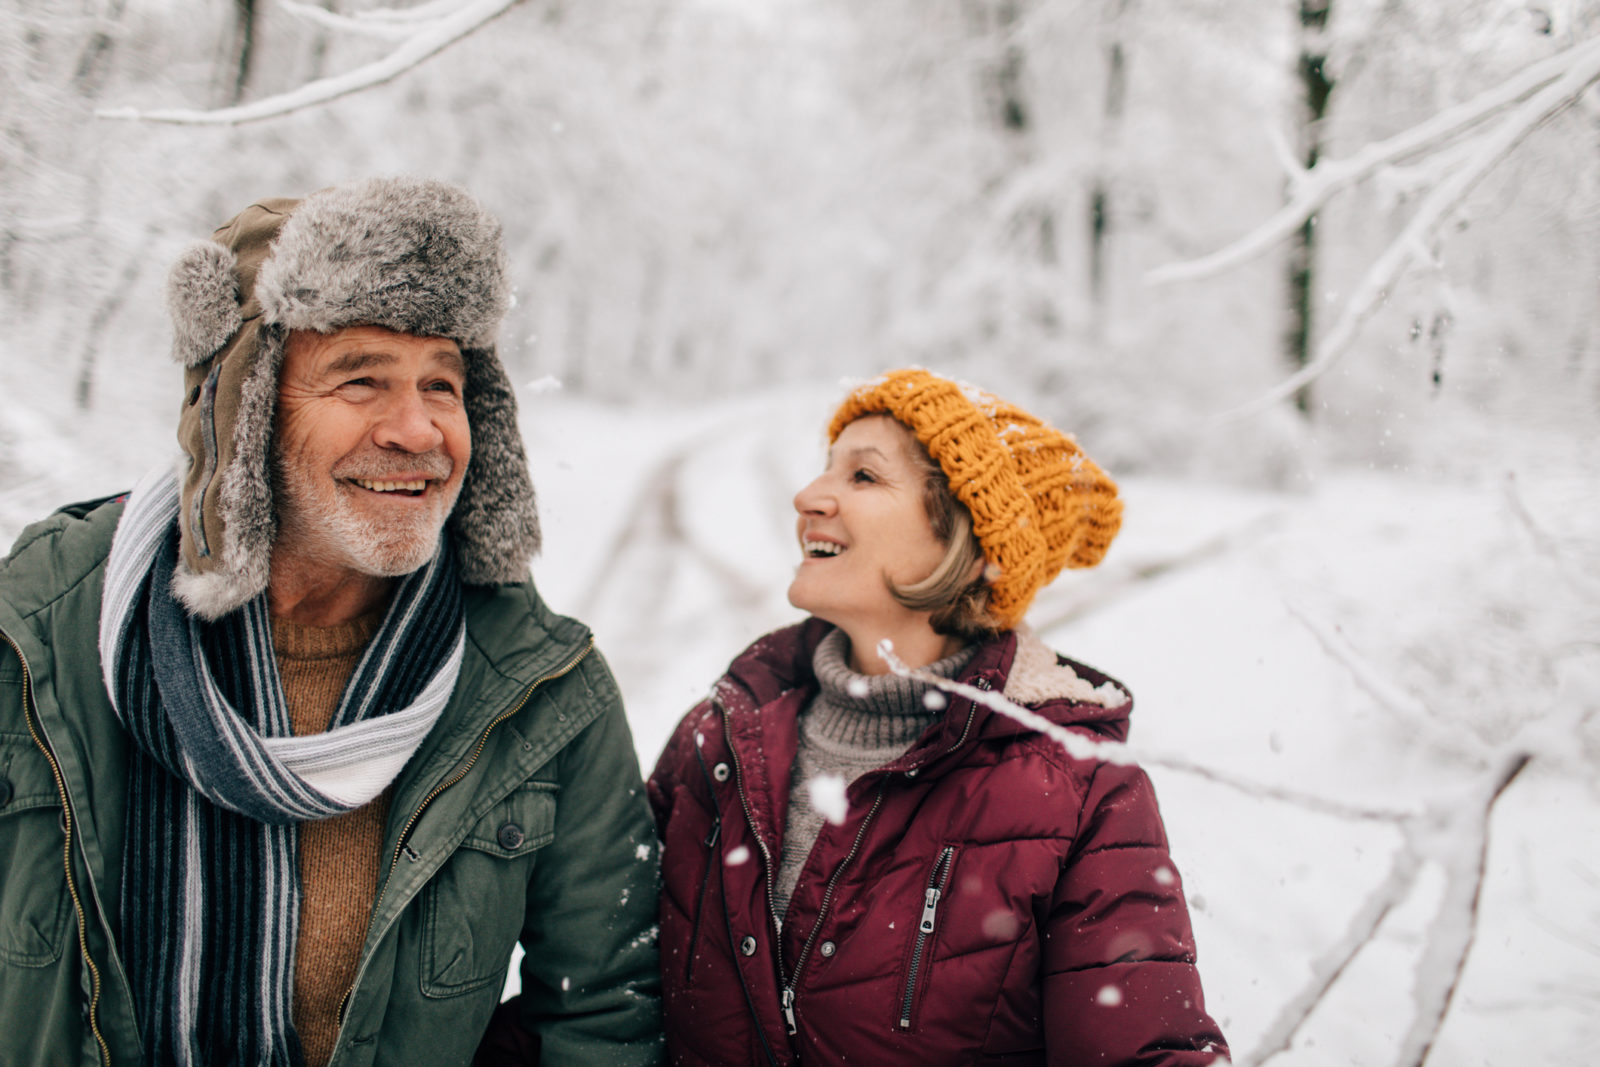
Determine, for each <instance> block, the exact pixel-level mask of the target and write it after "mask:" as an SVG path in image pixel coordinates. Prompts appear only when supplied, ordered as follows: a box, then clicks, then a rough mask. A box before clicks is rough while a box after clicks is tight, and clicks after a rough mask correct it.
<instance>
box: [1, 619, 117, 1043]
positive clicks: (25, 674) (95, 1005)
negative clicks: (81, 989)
mask: <svg viewBox="0 0 1600 1067" xmlns="http://www.w3.org/2000/svg"><path fill="white" fill-rule="evenodd" d="M0 640H3V641H5V643H6V644H8V645H10V646H11V651H13V652H15V653H16V655H17V662H18V663H20V664H22V719H23V721H24V722H26V723H27V724H28V733H29V734H30V735H31V736H32V737H33V743H34V744H35V745H37V746H39V751H40V752H42V753H44V758H45V762H47V763H49V764H50V773H51V774H52V775H54V777H55V780H56V790H57V792H59V793H60V794H61V829H62V831H63V836H64V838H65V842H64V844H63V845H62V849H61V863H62V867H63V868H64V869H65V870H66V874H67V893H68V895H70V896H71V897H72V907H73V910H74V911H75V912H77V916H78V951H79V952H80V953H82V954H83V962H84V963H85V965H87V966H88V968H89V1011H88V1020H89V1030H90V1032H91V1033H93V1034H94V1040H95V1044H97V1045H98V1046H99V1047H100V1062H101V1063H103V1064H107V1065H108V1067H109V1064H110V1063H111V1046H110V1045H108V1044H107V1043H106V1039H105V1036H104V1035H103V1034H101V1033H100V1015H99V1010H100V968H99V967H97V966H95V962H94V957H93V956H92V955H90V954H89V931H88V919H87V918H86V917H85V915H84V912H83V898H82V897H80V896H79V895H78V881H77V878H75V877H74V876H73V873H72V827H73V819H72V803H71V800H70V799H69V797H68V796H67V779H66V776H65V775H63V774H62V773H61V764H60V763H59V762H58V761H57V760H56V755H55V752H54V751H52V750H51V748H50V745H49V743H48V742H47V741H46V739H45V736H44V722H43V720H40V719H39V712H38V708H37V707H35V706H34V699H33V675H32V673H31V672H30V671H29V669H28V657H26V656H24V655H23V654H22V649H21V648H20V647H18V645H17V643H16V642H15V641H13V640H12V639H11V638H10V637H9V636H7V635H6V634H5V633H3V632H0ZM35 720H38V725H37V727H36V726H35V725H34V723H35Z"/></svg>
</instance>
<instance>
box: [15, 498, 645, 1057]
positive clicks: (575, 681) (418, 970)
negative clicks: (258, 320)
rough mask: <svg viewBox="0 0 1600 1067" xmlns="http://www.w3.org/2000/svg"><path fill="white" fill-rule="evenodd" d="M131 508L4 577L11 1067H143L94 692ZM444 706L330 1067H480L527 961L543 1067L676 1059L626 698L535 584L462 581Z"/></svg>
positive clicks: (125, 745)
mask: <svg viewBox="0 0 1600 1067" xmlns="http://www.w3.org/2000/svg"><path fill="white" fill-rule="evenodd" d="M121 513H122V505H121V504H120V503H118V502H94V503H89V504H83V505H76V506H74V507H71V508H66V509H63V510H62V511H60V512H57V513H56V514H55V515H53V516H51V517H50V518H48V519H46V520H45V521H43V522H40V523H37V524H35V525H33V526H30V527H29V528H28V529H27V530H25V531H23V534H22V536H21V537H20V538H19V539H18V541H17V544H16V546H15V547H14V548H13V550H12V553H11V555H10V557H9V558H7V559H6V560H5V561H4V562H3V563H0V1067H11V1065H13V1064H124V1063H128V1064H132V1063H138V1062H139V1058H140V1043H139V1037H138V1033H137V1030H136V1024H135V1022H134V1018H135V1016H134V1012H133V1007H132V1002H131V995H130V991H129V985H128V979H127V976H126V974H125V973H124V970H123V967H122V964H121V962H120V960H119V958H118V953H117V937H118V932H119V928H120V925H121V922H120V916H119V908H118V901H119V899H120V891H121V886H120V878H121V862H120V860H121V856H122V855H123V850H124V848H129V847H137V846H138V843H137V842H127V841H125V840H124V833H123V810H124V807H125V804H124V797H125V794H126V767H127V761H128V756H129V740H128V738H127V736H126V735H125V734H124V733H123V731H122V729H121V727H120V726H119V725H118V723H117V719H116V716H115V713H114V712H113V711H112V708H111V705H110V703H109V701H108V700H107V698H106V694H105V687H104V684H103V683H102V680H101V673H100V657H99V654H98V651H97V648H96V639H97V632H98V626H99V616H100V590H101V584H102V580H103V576H104V575H103V571H104V565H105V559H106V555H107V553H108V551H109V550H110V546H111V535H112V531H113V530H114V529H115V527H116V523H117V520H118V518H119V516H120V515H121ZM465 603H466V617H467V646H466V655H465V659H464V662H463V663H462V667H461V676H460V680H459V681H458V682H457V684H456V691H455V694H454V696H453V697H452V698H451V701H450V704H449V706H448V707H447V708H446V710H445V712H444V714H443V716H442V717H441V719H440V720H439V723H438V725H437V726H435V728H434V730H433V732H432V733H431V734H430V735H429V736H428V738H427V740H426V741H424V743H423V745H422V747H421V748H420V749H419V750H418V751H417V753H416V754H415V756H413V758H412V759H411V761H410V763H408V764H407V765H406V768H405V770H404V771H403V772H402V773H401V775H400V777H399V778H398V779H396V781H395V783H394V786H393V793H392V798H393V799H392V801H391V803H390V808H389V826H388V829H387V831H386V833H385V843H386V844H385V851H384V858H383V869H382V870H381V871H380V872H379V882H378V884H379V894H378V899H377V901H376V902H375V903H374V906H373V911H372V919H371V924H370V927H369V929H368V933H367V940H366V943H365V945H364V946H363V948H362V953H361V962H360V965H359V968H358V971H357V977H356V982H355V986H354V987H353V988H352V989H351V991H350V993H349V996H348V1000H347V1002H346V1008H345V1013H346V1014H345V1019H344V1023H343V1026H342V1028H341V1029H340V1032H339V1041H338V1046H337V1048H336V1050H335V1052H334V1055H333V1065H335V1067H355V1065H367V1064H422V1065H429V1067H431V1065H435V1064H461V1063H466V1062H468V1061H469V1060H470V1059H471V1057H472V1053H473V1050H474V1049H475V1047H476V1046H477V1043H478V1039H479V1036H480V1035H481V1034H482V1033H483V1030H484V1027H485V1025H486V1023H487V1021H488V1019H489V1015H490V1013H491V1012H492V1011H493V1009H494V1007H495V1004H496V1002H497V1001H498V1000H499V999H500V993H501V989H502V984H503V981H504V978H505V973H506V966H507V964H508V962H509V957H510V953H511V950H512V947H513V945H514V944H515V943H516V942H517V941H518V940H519V939H520V941H521V942H522V945H523V947H524V949H525V951H526V955H525V957H524V960H523V963H522V989H523V996H522V998H521V1001H520V1002H521V1003H522V1004H523V1006H524V1009H525V1016H524V1019H523V1023H524V1025H525V1026H526V1028H527V1029H529V1030H530V1031H532V1032H533V1033H535V1034H537V1035H538V1036H539V1038H540V1040H541V1043H542V1054H543V1062H545V1063H558V1064H582V1065H588V1064H648V1063H658V1062H660V1060H661V1055H662V1053H661V1038H660V1034H661V1028H660V1005H659V999H658V998H659V989H658V977H657V962H656V943H655V933H656V932H655V927H654V923H655V919H656V892H657V889H656V881H657V880H656V860H657V854H656V850H655V834H654V829H653V825H652V823H651V820H650V814H649V810H648V808H647V806H646V803H645V797H644V791H643V788H642V787H641V784H640V778H639V769H638V761H637V758H636V756H635V755H634V748H633V742H632V738H631V737H630V735H629V731H628V725H627V721H626V720H625V719H624V717H623V712H622V702H621V699H620V696H619V694H618V692H617V687H616V683H615V682H614V681H613V679H612V677H611V674H610V672H609V671H608V670H607V668H606V666H605V663H604V661H603V660H602V658H601V656H600V654H599V653H598V652H597V651H595V650H594V639H593V637H592V635H591V634H590V633H589V631H588V630H587V629H586V628H585V627H584V626H582V625H581V624H580V623H577V622H575V621H573V620H571V619H567V618H563V617H561V616H559V615H555V614H553V613H551V612H550V611H549V609H548V608H546V607H545V605H544V603H543V602H542V601H541V600H540V599H539V596H538V594H537V593H536V592H535V591H534V588H533V586H532V584H531V583H528V584H524V585H515V586H499V587H494V588H487V587H479V586H469V587H468V588H467V590H466V595H465Z"/></svg>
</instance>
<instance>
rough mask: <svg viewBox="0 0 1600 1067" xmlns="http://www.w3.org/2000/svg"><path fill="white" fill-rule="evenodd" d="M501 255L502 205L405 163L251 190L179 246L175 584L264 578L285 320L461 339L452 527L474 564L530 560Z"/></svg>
mask: <svg viewBox="0 0 1600 1067" xmlns="http://www.w3.org/2000/svg"><path fill="white" fill-rule="evenodd" d="M505 259H506V254H505V247H504V244H503V242H502V240H501V230H500V224H499V222H498V221H497V220H496V219H495V218H494V217H493V216H492V215H490V214H489V213H488V212H487V211H486V210H485V209H484V208H483V207H482V205H480V204H479V203H478V202H477V201H476V200H474V199H473V198H472V197H471V196H470V195H469V194H468V193H467V192H465V191H464V190H462V189H459V188H457V187H455V186H453V185H448V184H446V183H444V182H438V181H432V180H428V179H421V178H406V177H400V178H375V179H370V180H367V181H362V182H357V183H353V184H350V185H344V186H338V187H335V188H331V189H324V190H322V191H321V192H317V193H313V194H312V195H311V196H308V197H306V198H305V199H303V200H295V199H287V198H273V199H265V200H260V201H257V202H256V203H254V204H252V205H250V206H249V207H247V208H246V209H245V210H244V211H242V212H240V213H239V214H238V215H236V216H235V217H234V218H232V219H230V220H229V221H228V222H226V223H224V224H223V225H222V226H221V227H219V228H218V229H217V231H216V233H214V234H213V235H212V238H211V239H210V240H208V241H199V242H196V243H194V244H193V245H191V246H190V247H189V248H188V249H186V250H185V251H184V252H183V254H182V255H181V256H180V257H179V259H178V261H177V263H176V264H175V265H174V266H173V268H172V271H171V273H170V275H169V277H168V288H167V303H168V309H169V311H170V312H171V315H172V321H173V356H174V358H175V359H176V360H177V361H178V362H179V363H181V364H183V367H184V391H185V400H184V405H183V410H182V414H181V415H180V418H179V424H178V440H179V443H180V444H181V445H182V447H183V451H184V453H185V459H186V465H185V467H184V468H183V469H182V470H180V472H179V473H180V480H181V484H182V503H181V510H180V517H179V530H180V559H179V564H178V571H177V574H176V575H175V577H174V589H175V592H176V593H177V594H178V596H179V597H180V599H181V600H182V601H183V603H184V604H185V605H186V606H187V607H188V608H189V609H190V610H191V611H193V612H194V613H196V614H197V615H200V616H201V617H203V618H207V619H216V618H219V617H221V616H222V615H225V614H227V613H228V612H230V611H232V610H234V609H235V608H237V607H239V606H240V605H242V604H244V603H245V602H246V601H248V600H250V599H251V598H252V597H254V596H255V595H256V594H257V593H260V592H261V591H262V590H263V589H265V588H266V586H267V580H268V576H269V570H270V564H271V553H272V543H273V540H274V539H275V537H276V535H277V519H276V513H275V509H274V507H273V499H272V493H273V488H272V478H271V476H270V474H269V473H268V472H269V471H270V470H271V464H272V435H273V427H274V417H275V413H276V407H277V389H278V375H279V373H280V371H281V369H282V364H283V353H284V345H285V342H286V340H287V338H288V335H289V332H290V331H291V330H315V331H318V332H320V333H330V332H332V331H334V330H338V329H342V328H344V327H346V326H357V325H361V326H382V327H386V328H388V329H391V330H395V331H397V332H400V333H407V334H413V335H415V336H419V337H444V338H448V339H450V340H452V341H455V342H456V343H457V344H458V345H459V346H460V348H461V351H462V355H463V357H464V359H465V362H466V370H467V377H466V396H465V403H466V409H467V420H468V423H469V425H470V427H471V433H472V459H471V461H470V462H469V464H468V468H467V473H466V477H465V480H464V481H463V483H462V487H461V495H460V497H459V498H458V499H457V501H456V506H455V510H454V512H453V513H452V514H451V517H450V526H451V533H452V542H453V544H454V545H455V546H456V551H457V554H458V556H459V557H460V563H461V569H462V576H463V578H464V579H465V580H466V581H467V582H470V583H474V584H483V585H492V584H508V583H515V582H520V581H523V580H524V579H526V578H527V574H528V564H529V561H530V559H531V558H532V556H533V555H534V553H536V552H537V551H538V548H539V521H538V513H537V510H536V507H535V498H534V491H533V482H532V479H531V477H530V476H529V473H528V463H527V458H526V456H525V454H524V452H523V447H522V440H521V436H520V434H519V433H518V431H517V417H516V400H515V396H514V395H513V391H512V388H511V384H510V382H509V380H508V379H507V377H506V373H505V370H504V368H503V367H502V366H501V363H500V360H499V357H498V356H497V355H496V352H495V337H496V334H497V332H498V331H499V327H500V321H501V319H502V318H503V317H504V316H505V312H506V308H507V306H508V304H509V299H510V298H509V287H508V284H507V281H506V269H505Z"/></svg>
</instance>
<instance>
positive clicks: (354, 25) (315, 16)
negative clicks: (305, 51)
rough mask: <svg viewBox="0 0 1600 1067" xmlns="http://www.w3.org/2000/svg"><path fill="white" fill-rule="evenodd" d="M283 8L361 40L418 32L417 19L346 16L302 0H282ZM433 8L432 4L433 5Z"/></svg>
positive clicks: (363, 14) (367, 13) (365, 13)
mask: <svg viewBox="0 0 1600 1067" xmlns="http://www.w3.org/2000/svg"><path fill="white" fill-rule="evenodd" d="M278 3H279V5H280V6H281V7H282V8H283V9H284V10H285V11H287V12H289V14H291V15H293V16H295V17H296V18H299V19H304V20H305V21H307V22H311V23H315V24H316V25H318V26H323V27H326V28H327V29H330V30H337V31H339V32H340V33H348V34H350V35H352V36H357V37H374V38H378V39H381V40H388V41H398V40H403V39H404V38H407V37H410V36H411V35H412V34H413V33H415V32H416V26H415V22H416V20H415V19H412V20H408V21H406V22H401V21H399V20H397V19H382V18H372V17H371V16H372V15H373V14H375V13H376V12H371V11H358V12H356V13H354V14H352V15H343V14H340V13H339V12H337V11H329V10H328V9H327V8H324V7H318V6H317V5H315V4H307V3H301V2H300V0H278ZM455 4H456V0H450V3H449V6H450V7H451V8H454V7H455ZM429 6H431V5H429Z"/></svg>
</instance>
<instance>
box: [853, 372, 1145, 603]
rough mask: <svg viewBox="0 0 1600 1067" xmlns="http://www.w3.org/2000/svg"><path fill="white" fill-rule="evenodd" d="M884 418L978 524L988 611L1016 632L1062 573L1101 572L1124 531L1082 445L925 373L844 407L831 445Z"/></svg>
mask: <svg viewBox="0 0 1600 1067" xmlns="http://www.w3.org/2000/svg"><path fill="white" fill-rule="evenodd" d="M875 414H883V415H889V416H892V417H893V418H894V419H895V420H896V421H898V422H900V423H901V424H902V425H904V426H905V427H906V428H907V429H909V430H910V431H911V433H912V435H913V436H914V437H916V439H917V440H918V441H920V442H922V446H923V447H924V448H926V449H927V450H928V454H929V455H930V456H932V457H933V460H934V462H935V463H937V464H939V467H940V469H942V470H943V471H944V473H945V477H946V478H947V479H948V480H949V482H950V491H951V492H952V493H954V494H955V497H956V499H957V500H959V501H961V503H962V504H963V505H965V506H966V509H967V511H968V512H969V513H970V514H971V515H972V532H973V533H974V534H975V535H976V536H977V538H978V543H979V544H980V545H981V546H983V555H984V558H985V559H986V560H987V561H988V562H989V564H990V568H991V569H990V572H989V573H990V575H991V586H992V590H993V591H992V593H991V595H990V600H989V611H990V614H992V615H993V616H994V618H995V620H996V621H997V622H999V623H1000V624H1001V625H1002V626H1003V627H1005V628H1007V629H1010V628H1012V627H1014V626H1016V625H1017V623H1019V622H1021V621H1022V616H1023V615H1024V614H1025V613H1026V612H1027V610H1028V605H1029V604H1031V603H1032V602H1033V598H1034V595H1035V594H1036V593H1038V592H1039V590H1040V589H1043V588H1044V587H1045V586H1046V585H1048V584H1049V583H1050V582H1051V581H1052V580H1053V579H1054V578H1055V576H1056V575H1058V574H1060V573H1061V569H1062V568H1063V567H1093V566H1094V565H1095V564H1097V563H1099V562H1100V560H1101V558H1102V557H1103V556H1104V555H1105V554H1106V549H1107V548H1109V547H1110V546H1111V540H1112V538H1114V537H1116V535H1117V529H1118V528H1119V527H1120V526H1121V525H1122V501H1121V500H1119V499H1118V498H1117V486H1116V483H1115V482H1113V481H1112V480H1111V479H1110V478H1109V477H1107V476H1106V473H1105V471H1103V470H1101V469H1100V468H1099V467H1097V466H1096V465H1095V463H1094V461H1093V460H1091V459H1090V458H1089V457H1088V456H1086V455H1085V454H1084V453H1083V450H1082V449H1080V448H1079V447H1078V443H1077V442H1076V441H1074V440H1073V439H1072V438H1071V437H1070V436H1068V435H1067V434H1064V433H1062V432H1061V431H1059V430H1056V429H1055V428H1053V427H1051V426H1048V425H1046V424H1045V423H1043V422H1041V421H1040V420H1039V419H1037V418H1035V417H1034V416H1032V415H1030V414H1028V413H1027V412H1026V411H1023V410H1022V409H1021V408H1019V407H1016V406H1014V405H1012V404H1008V403H1006V402H1005V401H1004V400H1001V399H1000V398H998V397H995V396H992V395H990V394H988V393H986V392H984V391H982V390H981V389H977V388H975V387H973V386H970V385H967V384H965V383H963V382H957V381H952V380H951V379H949V378H944V377H941V376H939V375H937V374H933V373H932V372H930V371H926V370H923V369H922V368H920V367H909V368H905V369H902V370H894V371H889V372H888V373H887V374H884V375H882V376H880V377H878V378H874V379H873V380H872V381H870V382H867V383H866V384H864V385H862V386H860V387H858V388H857V389H856V390H855V391H854V392H852V393H851V394H850V395H849V396H848V397H847V398H846V399H845V402H844V403H843V404H842V405H840V407H839V410H838V411H837V412H835V413H834V416H833V421H832V422H831V423H830V424H829V426H828V440H829V441H830V442H832V441H834V440H836V439H837V438H838V436H839V433H840V431H842V430H843V429H844V428H845V427H846V426H847V425H849V424H850V423H852V422H854V421H855V420H856V419H859V418H861V417H862V416H864V415H875Z"/></svg>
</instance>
